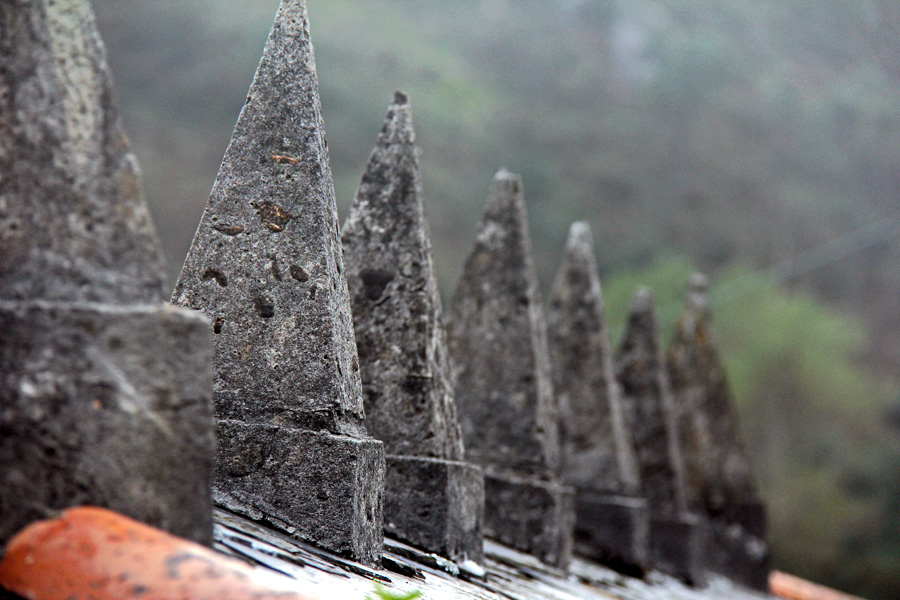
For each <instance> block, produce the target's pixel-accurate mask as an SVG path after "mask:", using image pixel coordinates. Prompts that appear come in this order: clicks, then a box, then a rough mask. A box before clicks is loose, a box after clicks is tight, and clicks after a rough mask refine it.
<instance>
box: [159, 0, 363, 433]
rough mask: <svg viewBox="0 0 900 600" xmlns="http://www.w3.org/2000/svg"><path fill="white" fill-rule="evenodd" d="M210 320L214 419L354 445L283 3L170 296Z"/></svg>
mask: <svg viewBox="0 0 900 600" xmlns="http://www.w3.org/2000/svg"><path fill="white" fill-rule="evenodd" d="M172 301H173V302H174V303H175V304H178V305H181V306H187V307H191V308H195V309H197V310H200V311H202V312H204V313H206V314H207V315H208V316H209V318H210V320H212V321H213V333H214V334H215V335H214V339H215V348H216V379H215V391H216V411H217V413H216V414H217V415H218V416H220V417H229V418H240V419H242V420H244V421H247V422H258V423H278V424H280V425H283V426H288V427H300V428H304V429H316V430H318V429H321V430H327V431H330V432H332V433H348V434H354V435H355V434H360V435H361V434H362V431H363V430H362V425H361V424H362V419H363V404H362V395H361V392H360V381H359V365H358V362H357V356H356V345H355V344H354V341H353V329H352V321H351V318H350V303H349V297H348V293H347V284H346V282H345V280H344V277H343V263H342V260H341V243H340V238H339V233H338V224H337V211H336V208H335V200H334V185H333V182H332V178H331V168H330V166H329V162H328V151H327V146H326V143H325V132H324V129H323V126H322V113H321V107H320V104H319V94H318V83H317V79H316V71H315V64H314V57H313V51H312V45H311V43H310V39H309V28H308V22H307V15H306V6H305V3H304V2H303V1H301V0H284V1H283V2H282V3H281V6H280V8H279V9H278V14H277V15H276V17H275V24H274V25H273V27H272V31H271V33H270V34H269V39H268V41H267V42H266V46H265V49H264V51H263V57H262V60H261V61H260V64H259V68H258V69H257V71H256V76H255V78H254V80H253V84H252V85H251V87H250V91H249V92H248V94H247V102H246V104H245V105H244V108H243V109H242V110H241V114H240V117H239V118H238V122H237V125H236V126H235V130H234V134H233V136H232V139H231V143H230V144H229V145H228V149H227V151H226V153H225V158H224V160H223V161H222V165H221V167H220V169H219V174H218V176H217V177H216V182H215V184H214V185H213V189H212V193H211V196H210V199H209V203H208V204H207V206H206V210H205V211H204V213H203V217H202V219H201V221H200V225H199V227H198V228H197V233H196V234H195V236H194V241H193V244H192V246H191V249H190V251H189V253H188V256H187V259H186V261H185V264H184V268H183V270H182V272H181V276H180V278H179V280H178V284H177V286H176V288H175V292H174V294H173V297H172Z"/></svg>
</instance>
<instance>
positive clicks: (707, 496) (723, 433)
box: [667, 274, 768, 589]
mask: <svg viewBox="0 0 900 600" xmlns="http://www.w3.org/2000/svg"><path fill="white" fill-rule="evenodd" d="M667 365H668V372H669V377H670V379H671V382H672V392H673V394H674V398H675V405H676V407H677V411H678V421H679V423H678V425H679V429H680V435H681V445H682V450H683V452H684V458H685V467H686V480H687V486H688V489H687V491H688V496H689V498H690V499H691V500H692V501H693V503H694V504H695V506H696V510H697V512H699V513H700V514H703V515H706V516H708V517H709V518H710V519H712V528H711V548H710V557H711V558H712V564H711V568H712V569H713V570H716V571H717V572H719V573H721V574H723V575H725V576H727V577H730V578H732V579H734V580H736V581H741V582H743V583H745V584H747V585H749V586H751V587H756V588H759V589H764V588H765V585H766V576H767V573H768V549H767V546H766V543H765V528H766V522H765V507H764V505H763V504H762V502H761V501H760V499H759V496H758V494H757V491H756V484H755V482H754V480H753V475H752V472H751V469H750V464H749V461H748V460H747V455H746V453H745V451H744V448H743V443H742V440H741V435H740V431H739V428H738V424H737V420H736V417H735V414H734V403H733V401H732V397H731V391H730V389H729V387H728V381H727V379H726V377H725V371H724V368H723V366H722V362H721V360H720V359H719V355H718V352H717V351H716V349H715V347H714V345H713V342H712V325H711V318H710V310H709V299H708V297H707V281H706V278H705V277H704V276H703V275H700V274H697V275H694V276H693V277H692V278H691V280H690V282H689V284H688V290H687V295H686V299H685V306H684V310H683V312H682V314H681V317H680V318H679V320H678V323H677V324H676V326H675V334H674V336H673V338H672V343H671V345H670V347H669V352H668V357H667ZM735 525H737V526H738V527H737V528H735V527H734V526H735Z"/></svg>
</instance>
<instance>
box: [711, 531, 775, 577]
mask: <svg viewBox="0 0 900 600" xmlns="http://www.w3.org/2000/svg"><path fill="white" fill-rule="evenodd" d="M709 557H710V565H709V570H710V571H712V572H714V573H718V574H720V575H723V576H725V577H727V578H728V579H731V580H732V581H736V582H738V583H741V584H743V585H745V586H747V587H749V588H752V589H755V590H761V591H765V590H767V589H768V578H769V547H768V545H767V544H766V542H765V541H764V540H762V539H760V538H758V537H756V536H754V535H751V534H750V533H748V532H747V530H746V529H744V528H743V527H742V526H740V525H737V524H734V523H731V524H728V523H723V522H720V521H712V522H711V523H710V526H709Z"/></svg>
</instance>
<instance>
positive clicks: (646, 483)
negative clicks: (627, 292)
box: [617, 289, 687, 518]
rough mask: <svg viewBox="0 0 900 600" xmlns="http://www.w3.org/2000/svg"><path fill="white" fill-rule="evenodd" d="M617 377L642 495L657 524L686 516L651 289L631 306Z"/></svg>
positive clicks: (672, 411)
mask: <svg viewBox="0 0 900 600" xmlns="http://www.w3.org/2000/svg"><path fill="white" fill-rule="evenodd" d="M617 377H618V380H619V382H620V384H621V386H622V389H623V392H624V394H623V397H624V404H625V406H626V413H627V415H628V421H629V427H630V429H631V433H632V436H633V438H634V445H635V448H637V455H638V464H639V465H640V470H641V489H642V492H643V495H644V497H645V498H647V501H648V503H649V506H650V508H651V510H652V511H653V513H654V515H655V516H656V517H657V518H659V517H662V516H668V517H675V516H677V515H679V514H681V513H684V512H685V511H686V510H687V498H686V495H685V494H686V491H685V482H684V467H683V462H682V461H683V458H682V455H681V450H680V446H679V439H678V424H677V421H676V414H675V407H674V403H673V400H672V394H671V390H670V389H669V382H668V378H667V375H666V372H665V366H664V364H663V358H662V350H661V349H660V345H659V330H658V327H657V324H656V316H655V314H654V307H653V296H652V295H651V293H650V290H648V289H640V290H638V291H637V292H636V293H635V296H634V299H633V301H632V303H631V311H630V313H629V315H628V322H627V325H626V329H625V335H624V337H623V339H622V344H621V347H620V348H619V352H618V357H617Z"/></svg>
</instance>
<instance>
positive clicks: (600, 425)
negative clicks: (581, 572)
mask: <svg viewBox="0 0 900 600" xmlns="http://www.w3.org/2000/svg"><path fill="white" fill-rule="evenodd" d="M550 298H551V299H550V309H549V311H548V314H549V327H548V329H549V338H550V356H551V362H552V364H553V386H554V390H555V391H556V394H557V396H558V398H559V402H560V405H561V408H562V409H563V412H562V414H561V419H560V423H561V437H562V440H563V469H562V472H563V481H565V482H566V483H567V484H569V485H571V486H573V487H575V490H576V496H575V497H576V502H575V504H576V518H575V540H576V542H575V544H576V550H577V551H578V552H579V554H582V555H585V556H590V557H592V558H595V559H597V560H601V561H604V562H606V563H608V564H610V565H612V566H614V567H616V568H619V569H620V570H624V571H628V572H638V573H639V572H641V571H642V570H643V567H644V566H645V565H646V561H647V552H648V547H647V532H648V529H649V521H648V513H647V503H646V501H645V500H643V499H642V498H640V497H639V496H640V477H639V474H638V466H637V458H636V456H635V451H634V448H633V447H632V441H631V435H630V433H629V430H628V428H627V426H626V421H625V415H624V414H623V406H622V398H621V391H620V389H619V385H618V383H616V379H615V370H614V368H613V359H612V351H611V350H610V345H609V338H608V333H607V330H606V321H605V316H604V313H603V300H602V298H601V295H600V278H599V276H598V274H597V263H596V260H595V258H594V242H593V238H592V236H591V231H590V228H589V227H588V225H587V223H583V222H578V223H573V224H572V226H571V228H570V230H569V238H568V241H567V242H566V248H565V252H564V255H563V262H562V264H561V265H560V268H559V270H558V271H557V274H556V278H555V280H554V284H553V291H552V292H551V296H550Z"/></svg>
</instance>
